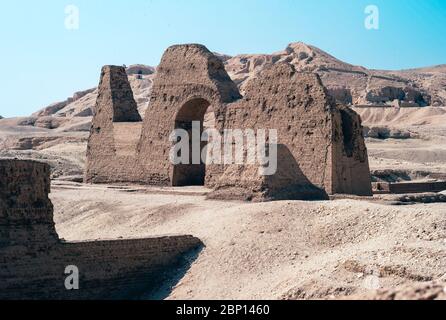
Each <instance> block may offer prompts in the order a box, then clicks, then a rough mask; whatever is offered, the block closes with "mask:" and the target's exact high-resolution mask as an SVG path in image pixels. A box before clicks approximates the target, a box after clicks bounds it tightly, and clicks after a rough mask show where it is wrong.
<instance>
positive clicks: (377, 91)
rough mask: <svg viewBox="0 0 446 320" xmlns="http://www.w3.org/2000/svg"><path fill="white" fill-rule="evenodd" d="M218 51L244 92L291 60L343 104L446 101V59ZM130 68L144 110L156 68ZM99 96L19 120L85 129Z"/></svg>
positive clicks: (305, 50)
mask: <svg viewBox="0 0 446 320" xmlns="http://www.w3.org/2000/svg"><path fill="white" fill-rule="evenodd" d="M218 56H219V57H220V59H222V60H223V61H224V64H225V67H226V70H227V72H228V73H229V76H230V77H231V78H232V80H233V81H235V82H236V83H237V85H238V86H239V88H240V90H241V92H243V91H244V87H245V85H246V83H247V81H248V80H249V79H251V78H253V77H255V76H256V75H257V74H258V73H259V72H260V71H261V70H262V69H263V68H265V67H266V66H267V65H269V64H275V63H280V62H288V63H291V64H293V65H294V66H295V67H296V69H297V70H299V71H307V72H316V73H318V74H319V75H320V77H321V79H322V82H323V83H324V85H325V86H326V87H327V89H328V90H329V92H330V93H331V95H332V96H333V97H334V98H335V99H336V100H337V101H338V102H340V103H343V104H347V105H384V106H385V105H389V104H392V103H396V102H395V101H399V103H400V104H402V105H403V106H404V105H406V106H412V107H416V106H420V107H424V106H446V72H445V69H446V66H445V65H442V66H436V67H429V68H422V69H414V70H405V71H380V70H368V69H366V68H364V67H360V66H353V65H350V64H348V63H345V62H342V61H340V60H338V59H336V58H335V57H333V56H331V55H329V54H328V53H326V52H324V51H322V50H321V49H318V48H316V47H314V46H310V45H307V44H304V43H301V42H298V43H292V44H290V45H289V46H288V47H287V48H286V49H285V50H283V51H280V52H276V53H273V54H242V55H237V56H234V57H231V56H227V55H223V54H218ZM127 73H128V75H129V80H130V83H131V86H132V89H133V92H134V95H135V100H136V102H137V103H138V107H139V112H140V114H141V115H142V116H144V114H145V109H146V108H147V105H148V97H149V95H150V92H151V86H152V81H153V78H154V74H155V73H156V69H155V68H154V67H150V66H145V65H132V66H130V67H128V68H127ZM98 79H99V74H98ZM96 97H97V90H96V88H92V89H88V90H83V91H79V92H76V93H75V94H73V96H72V97H70V98H68V99H66V100H65V101H61V102H56V103H54V104H52V105H50V106H48V107H44V108H43V109H41V110H40V111H38V112H36V113H34V114H33V115H31V116H30V117H28V118H25V119H21V122H20V123H21V124H28V125H34V126H37V127H42V126H44V127H49V128H55V127H65V130H85V129H86V127H87V126H86V125H85V126H84V124H85V123H87V122H88V121H90V119H91V116H92V114H93V108H94V104H95V101H96ZM79 123H81V124H82V125H79Z"/></svg>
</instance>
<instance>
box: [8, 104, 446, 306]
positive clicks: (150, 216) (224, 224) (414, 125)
mask: <svg viewBox="0 0 446 320" xmlns="http://www.w3.org/2000/svg"><path fill="white" fill-rule="evenodd" d="M361 112H362V114H361V115H362V117H363V120H364V124H365V125H368V126H375V125H376V126H386V127H392V128H400V129H404V130H409V131H410V132H414V133H416V134H415V135H414V136H415V137H416V138H411V139H406V140H396V139H387V140H378V139H367V141H366V143H367V147H368V151H369V156H370V164H371V169H372V170H380V169H391V170H420V171H429V172H440V173H446V108H437V109H433V108H423V109H421V108H411V109H401V110H391V109H387V110H385V112H383V111H382V110H379V109H376V110H375V109H369V110H362V111H361ZM42 136H43V137H47V138H49V139H48V141H47V142H45V143H44V144H43V145H39V146H37V147H36V148H32V149H24V150H12V149H11V148H8V147H7V146H8V143H13V144H14V143H18V142H19V140H17V139H21V138H29V137H42ZM54 136H56V137H58V138H59V137H60V139H61V140H58V141H59V143H55V142H54V141H53V140H52V138H53V137H54ZM87 136H88V132H65V131H63V130H62V129H60V130H48V129H42V128H35V127H29V126H19V125H17V120H14V119H13V120H8V119H4V120H0V157H8V158H11V157H13V158H14V157H17V158H22V159H36V160H40V161H47V162H49V163H50V164H51V165H52V167H53V178H56V179H61V178H62V179H63V178H64V177H66V176H80V175H81V174H82V172H83V167H84V163H85V150H86V143H85V139H86V137H87ZM73 137H74V138H77V140H76V139H74V140H73ZM14 139H16V140H14ZM17 141H18V142H17ZM206 192H208V190H206V189H203V188H180V189H178V188H146V187H141V186H138V187H135V186H128V187H120V186H102V185H101V186H97V185H96V186H90V185H81V184H76V183H70V182H64V181H60V180H54V181H53V186H52V194H51V199H52V201H53V203H54V207H55V222H56V228H57V231H58V232H59V235H60V237H62V238H65V239H67V240H87V239H88V240H91V239H99V238H101V239H106V238H133V237H150V236H153V235H162V234H172V233H174V234H192V235H194V236H197V237H199V238H200V239H201V240H202V241H203V243H204V244H205V247H204V248H203V250H202V251H201V253H200V254H199V256H198V258H197V259H196V260H194V261H193V264H192V266H191V268H190V269H189V270H187V272H186V274H185V276H184V277H182V278H181V280H180V281H179V282H178V283H176V284H175V287H174V288H173V289H170V288H169V291H168V298H169V299H281V298H284V299H311V298H333V297H343V296H349V295H353V296H357V295H360V296H361V295H362V296H364V295H367V294H368V293H370V292H371V290H372V289H376V288H380V287H382V288H394V287H396V286H399V285H411V284H417V283H419V282H424V281H431V280H432V281H435V280H441V279H443V280H444V281H445V280H446V276H445V275H446V204H445V203H437V204H429V205H427V204H417V205H409V206H392V205H390V204H385V203H380V202H377V201H370V200H364V199H362V200H336V201H327V202H300V201H283V202H272V203H262V204H252V203H241V202H228V201H224V202H223V201H208V200H205V194H206Z"/></svg>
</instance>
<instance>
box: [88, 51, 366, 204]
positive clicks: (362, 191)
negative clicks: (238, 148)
mask: <svg viewBox="0 0 446 320" xmlns="http://www.w3.org/2000/svg"><path fill="white" fill-rule="evenodd" d="M113 72H117V70H116V69H114V68H111V67H104V70H103V73H102V79H101V84H100V88H99V91H100V93H102V94H100V98H98V101H97V105H96V110H98V112H96V114H95V117H94V121H93V128H92V131H91V135H90V139H89V146H88V153H87V170H86V182H90V183H103V182H112V183H113V182H136V183H147V184H153V185H174V186H182V185H188V184H191V185H193V184H205V185H206V186H208V187H210V188H213V189H214V190H215V191H214V192H213V193H212V194H211V195H210V197H212V198H220V199H221V198H224V199H245V200H259V201H262V200H275V199H326V198H327V197H328V195H329V194H336V193H343V194H355V195H371V194H372V190H371V180H370V171H369V163H368V156H367V149H366V146H365V143H364V138H363V135H362V126H361V120H360V117H359V116H358V115H357V114H356V113H355V112H354V111H352V110H351V109H349V108H347V107H344V106H341V105H337V104H336V103H335V102H334V101H333V100H332V99H331V98H330V97H329V95H328V94H327V90H326V89H325V88H324V86H323V85H322V83H321V80H320V78H319V76H318V75H316V74H313V73H301V72H296V70H295V68H294V67H293V66H292V65H291V64H288V63H286V62H284V63H279V64H275V65H271V66H270V67H267V68H265V70H263V71H262V72H261V73H260V74H258V75H257V76H256V77H255V78H253V79H252V80H250V82H249V83H248V84H247V85H246V86H245V95H244V96H243V97H242V96H241V95H240V93H239V92H238V89H237V86H236V85H235V83H234V82H232V81H231V79H230V78H229V76H228V74H227V73H226V71H225V69H224V66H223V63H222V62H221V61H220V60H219V59H218V58H217V57H216V56H215V55H213V54H212V53H211V52H209V50H207V49H206V48H205V47H203V46H201V45H180V46H173V47H170V48H168V49H167V51H166V52H165V54H164V56H163V58H162V61H161V63H160V65H159V67H158V70H157V74H156V77H155V80H154V84H153V90H152V94H151V98H150V105H149V107H148V109H147V111H146V115H145V118H144V121H143V123H142V125H141V124H140V123H137V122H136V123H135V122H130V121H127V122H124V123H122V122H121V123H117V122H116V121H113V118H112V115H113V114H116V113H120V114H121V113H122V112H121V111H119V112H117V111H116V110H115V109H116V108H120V107H119V106H120V104H117V103H115V102H110V99H103V98H101V97H106V96H113V95H114V94H113V91H114V90H116V89H115V88H117V87H119V88H122V87H127V86H123V85H114V84H113V83H112V85H104V83H105V84H106V83H108V82H107V81H105V80H104V79H115V78H116V79H119V82H126V79H124V77H114V76H113V75H110V74H109V73H113ZM120 97H122V98H123V99H132V98H131V97H130V91H129V92H128V94H122V92H121V95H120ZM209 107H212V110H213V112H214V116H215V128H216V129H218V130H219V131H220V132H223V130H224V129H241V130H244V129H253V130H257V129H276V130H277V131H278V145H279V146H278V151H279V154H278V171H277V173H276V174H275V175H273V176H260V175H258V174H257V171H258V166H253V165H244V166H240V165H224V166H223V165H209V166H207V167H205V166H204V165H178V166H174V165H172V164H171V162H170V160H169V151H170V149H171V147H172V145H173V143H172V142H171V141H169V135H170V134H171V132H172V131H173V129H175V128H181V129H186V130H190V129H191V123H192V121H201V122H203V118H204V116H205V114H206V112H207V110H208V108H209ZM138 137H139V139H138ZM126 142H127V143H126Z"/></svg>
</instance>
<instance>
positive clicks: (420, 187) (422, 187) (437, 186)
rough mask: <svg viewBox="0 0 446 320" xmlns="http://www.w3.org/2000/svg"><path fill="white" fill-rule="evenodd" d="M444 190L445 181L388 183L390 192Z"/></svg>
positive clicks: (445, 186) (445, 187) (445, 188)
mask: <svg viewBox="0 0 446 320" xmlns="http://www.w3.org/2000/svg"><path fill="white" fill-rule="evenodd" d="M443 190H446V182H425V183H423V182H416V183H415V182H414V183H390V184H389V191H390V193H396V194H403V193H424V192H440V191H443Z"/></svg>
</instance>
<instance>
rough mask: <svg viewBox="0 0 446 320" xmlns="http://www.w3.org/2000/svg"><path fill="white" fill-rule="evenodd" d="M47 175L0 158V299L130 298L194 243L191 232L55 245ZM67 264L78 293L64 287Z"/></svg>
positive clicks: (41, 167) (42, 168) (44, 169)
mask: <svg viewBox="0 0 446 320" xmlns="http://www.w3.org/2000/svg"><path fill="white" fill-rule="evenodd" d="M49 173H50V169H49V167H48V165H46V164H42V163H38V162H33V161H17V160H0V299H125V298H132V297H135V296H137V295H138V294H139V293H145V292H148V291H150V290H152V289H153V288H155V286H156V285H158V284H159V282H160V281H162V279H163V274H164V273H165V272H166V270H169V268H170V267H172V266H175V265H176V264H177V263H179V262H180V261H181V257H182V255H183V254H185V253H187V252H189V251H191V250H193V249H197V248H199V247H200V246H201V245H202V244H201V242H200V240H199V239H197V238H194V237H192V236H160V237H155V238H148V239H134V240H116V241H115V240H110V241H93V242H71V243H68V242H62V241H60V240H59V237H58V235H57V233H56V230H55V227H54V222H53V207H52V204H51V201H50V200H49V198H48V192H49V186H50V180H49ZM68 266H75V267H76V268H77V270H78V271H79V277H78V278H79V289H78V290H67V288H66V286H65V281H66V279H67V277H69V276H70V274H65V271H66V268H67V267H68Z"/></svg>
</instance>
